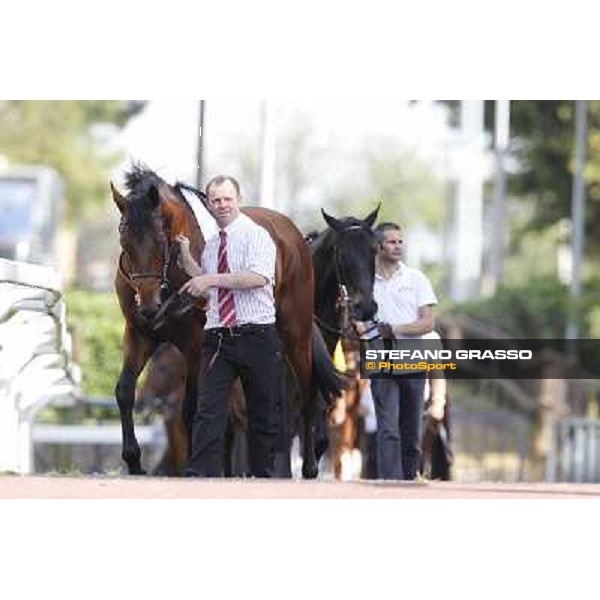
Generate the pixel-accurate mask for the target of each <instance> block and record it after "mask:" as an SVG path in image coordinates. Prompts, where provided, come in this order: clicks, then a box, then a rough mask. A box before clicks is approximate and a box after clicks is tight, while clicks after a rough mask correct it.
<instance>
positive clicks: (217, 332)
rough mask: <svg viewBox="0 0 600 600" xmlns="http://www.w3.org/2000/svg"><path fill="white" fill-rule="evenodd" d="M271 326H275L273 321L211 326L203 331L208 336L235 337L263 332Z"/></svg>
mask: <svg viewBox="0 0 600 600" xmlns="http://www.w3.org/2000/svg"><path fill="white" fill-rule="evenodd" d="M272 327H275V323H268V324H259V323H244V324H243V325H236V326H235V327H213V328H212V329H206V330H205V333H206V335H208V336H214V337H224V338H227V337H237V336H240V335H244V334H248V333H264V332H265V331H268V330H269V329H271V328H272Z"/></svg>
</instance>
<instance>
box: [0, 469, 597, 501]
mask: <svg viewBox="0 0 600 600" xmlns="http://www.w3.org/2000/svg"><path fill="white" fill-rule="evenodd" d="M0 498H157V499H169V498H211V499H220V498H236V499H269V498H275V499H280V498H281V499H284V498H300V499H311V498H315V499H343V498H350V499H359V498H360V499H373V500H375V499H379V498H382V499H403V498H405V499H417V500H418V499H429V498H447V499H448V498H454V499H468V498H476V499H486V498H490V499H499V498H582V499H583V498H600V485H599V484H516V483H515V484H507V483H496V484H495V483H481V484H459V483H452V482H437V481H436V482H424V483H391V482H367V481H361V482H350V483H337V482H323V481H319V482H310V481H266V480H250V479H246V480H239V479H237V480H220V479H219V480H189V479H162V478H142V477H121V478H115V477H62V476H16V475H0Z"/></svg>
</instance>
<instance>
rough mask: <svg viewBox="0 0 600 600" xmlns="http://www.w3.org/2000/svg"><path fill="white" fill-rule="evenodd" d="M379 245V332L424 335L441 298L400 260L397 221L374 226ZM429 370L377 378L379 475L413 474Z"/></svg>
mask: <svg viewBox="0 0 600 600" xmlns="http://www.w3.org/2000/svg"><path fill="white" fill-rule="evenodd" d="M375 234H376V236H377V241H378V248H377V257H376V264H375V288H374V297H375V301H376V302H377V306H378V310H377V315H376V319H377V321H379V326H378V327H379V332H380V334H381V336H382V337H383V338H384V339H385V338H387V339H393V338H420V337H421V336H422V335H424V334H426V333H429V332H430V331H431V330H432V329H433V310H432V307H433V306H434V305H435V304H437V298H436V296H435V294H434V292H433V288H432V287H431V283H430V282H429V279H427V277H426V276H425V275H424V274H423V273H422V272H421V271H419V270H418V269H413V268H411V267H408V266H407V265H405V264H404V263H403V262H402V260H401V259H402V253H403V246H404V236H403V233H402V229H401V228H400V226H399V225H397V224H396V223H381V224H380V225H378V226H377V227H376V229H375ZM425 377H426V374H425V372H422V373H413V374H410V375H400V376H398V375H394V376H393V377H390V378H388V379H374V380H373V381H372V382H371V383H372V390H373V397H374V400H375V413H376V416H377V476H378V478H379V479H409V480H411V479H414V478H415V477H416V475H417V472H418V469H419V462H420V457H421V419H422V414H423V393H424V386H425Z"/></svg>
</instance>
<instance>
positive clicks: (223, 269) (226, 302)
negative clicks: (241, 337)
mask: <svg viewBox="0 0 600 600" xmlns="http://www.w3.org/2000/svg"><path fill="white" fill-rule="evenodd" d="M219 236H220V238H221V242H220V244H219V259H218V266H217V272H218V273H229V263H228V262H227V232H226V231H219ZM219 322H220V324H221V327H233V326H234V325H235V304H234V303H233V290H229V289H227V288H219Z"/></svg>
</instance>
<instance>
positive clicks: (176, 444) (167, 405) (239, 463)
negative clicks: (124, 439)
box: [135, 344, 249, 477]
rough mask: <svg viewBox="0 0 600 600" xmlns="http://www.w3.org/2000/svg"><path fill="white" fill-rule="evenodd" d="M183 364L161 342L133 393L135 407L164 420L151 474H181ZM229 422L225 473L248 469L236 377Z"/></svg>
mask: <svg viewBox="0 0 600 600" xmlns="http://www.w3.org/2000/svg"><path fill="white" fill-rule="evenodd" d="M186 379H187V365H186V360H185V357H184V356H183V354H181V352H180V351H179V350H178V349H177V348H176V347H175V346H173V345H172V344H161V345H160V346H159V347H158V349H157V350H156V352H155V353H154V354H153V356H152V358H151V359H150V361H149V362H148V366H147V368H146V376H145V378H144V382H143V384H142V386H141V387H140V388H139V389H138V392H137V394H136V404H135V408H136V410H137V411H140V412H143V413H150V414H158V415H160V416H161V417H162V419H163V421H164V424H165V432H166V435H167V447H166V449H165V454H164V455H163V457H162V459H161V461H160V464H159V465H158V467H157V469H156V471H155V474H157V475H163V476H164V475H166V476H169V477H173V476H181V475H183V474H184V470H185V466H186V463H187V457H188V432H187V428H186V426H185V422H184V419H183V411H184V400H185V385H186ZM229 415H230V418H229V423H228V427H227V434H226V443H225V448H224V457H223V458H224V461H223V462H224V464H225V474H226V475H240V476H241V475H244V474H247V473H248V472H249V468H248V465H247V461H245V460H244V459H245V456H244V453H243V452H242V449H243V440H244V439H245V435H246V432H247V430H248V423H247V418H246V411H245V402H244V392H243V390H242V386H241V382H240V380H239V379H237V380H236V381H235V383H234V385H233V388H232V390H231V393H230V394H229Z"/></svg>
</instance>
